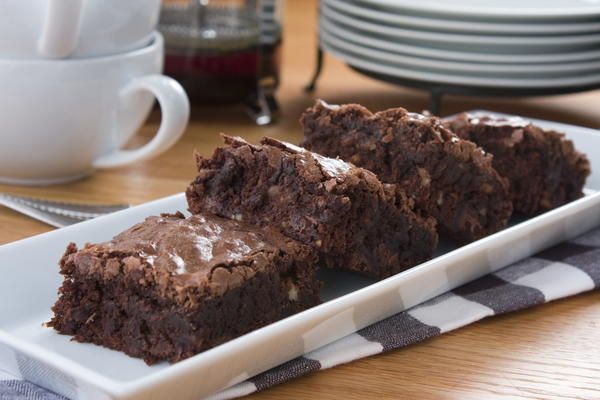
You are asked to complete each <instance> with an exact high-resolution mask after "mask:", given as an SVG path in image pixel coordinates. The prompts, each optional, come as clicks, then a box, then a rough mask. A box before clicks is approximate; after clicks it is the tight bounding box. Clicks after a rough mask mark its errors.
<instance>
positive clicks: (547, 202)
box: [446, 113, 590, 215]
mask: <svg viewBox="0 0 600 400" xmlns="http://www.w3.org/2000/svg"><path fill="white" fill-rule="evenodd" d="M446 126H448V127H449V128H450V129H452V130H453V131H454V132H455V133H456V134H457V135H458V136H460V137H462V138H464V139H468V140H471V141H473V142H475V143H477V144H478V145H479V146H481V147H482V148H483V149H485V151H487V152H489V153H491V154H493V155H494V168H496V170H497V171H498V172H499V173H500V174H501V175H502V176H504V177H506V178H508V180H509V182H510V185H511V191H512V194H513V206H514V209H515V211H518V212H520V213H523V214H526V215H536V214H539V213H542V212H544V211H548V210H551V209H553V208H555V207H558V206H560V205H562V204H565V203H568V202H570V201H572V200H576V199H578V198H580V197H581V196H583V186H584V184H585V180H586V178H587V177H588V175H589V174H590V163H589V161H588V159H587V158H586V156H585V155H584V154H582V153H580V152H578V151H577V150H576V149H575V147H574V146H573V142H571V141H570V140H568V139H566V138H565V136H564V135H563V134H562V133H558V132H554V131H551V130H544V129H542V128H540V127H537V126H535V125H533V124H531V122H530V121H527V120H525V119H523V118H519V117H510V118H505V117H495V116H491V115H483V114H466V113H463V114H460V115H458V116H457V117H455V118H453V119H452V120H450V121H448V122H447V123H446Z"/></svg>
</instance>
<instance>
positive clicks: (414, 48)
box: [319, 18, 600, 64]
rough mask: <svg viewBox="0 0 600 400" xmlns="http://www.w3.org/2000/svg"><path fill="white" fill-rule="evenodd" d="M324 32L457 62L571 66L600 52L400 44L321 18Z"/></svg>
mask: <svg viewBox="0 0 600 400" xmlns="http://www.w3.org/2000/svg"><path fill="white" fill-rule="evenodd" d="M319 27H320V29H321V30H326V31H328V32H330V33H331V34H334V35H336V36H338V37H341V38H343V39H346V40H348V41H352V42H355V43H358V44H362V45H364V46H367V47H371V48H374V49H380V50H385V51H387V52H392V53H398V54H407V55H415V56H422V57H428V58H434V59H435V58H437V59H442V60H454V61H465V62H477V63H498V64H500V63H512V64H518V63H523V64H546V63H568V62H577V61H588V60H592V61H598V60H600V50H579V51H570V52H558V53H546V54H518V55H515V54H498V53H493V52H490V50H489V49H488V50H486V51H482V52H476V51H472V50H473V49H469V51H457V50H449V49H447V48H446V49H436V48H433V47H426V46H423V45H410V44H404V43H400V42H399V41H393V40H392V41H390V40H387V39H378V38H375V37H371V36H367V35H364V34H361V33H360V32H358V33H357V32H355V31H354V30H352V29H350V28H348V27H345V26H344V25H342V24H337V23H335V22H334V21H330V20H328V19H327V18H321V19H320V25H319Z"/></svg>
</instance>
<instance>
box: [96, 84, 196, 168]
mask: <svg viewBox="0 0 600 400" xmlns="http://www.w3.org/2000/svg"><path fill="white" fill-rule="evenodd" d="M137 91H148V92H150V93H152V94H153V95H154V96H155V97H156V99H157V100H158V104H159V105H160V108H161V112H162V120H161V122H160V127H159V128H158V132H157V133H156V135H155V136H154V138H152V140H150V142H148V143H147V144H145V145H144V146H142V147H140V148H138V149H135V150H121V149H117V150H115V151H113V152H111V153H108V154H104V155H102V156H100V157H99V158H97V159H96V160H95V161H94V163H93V166H94V167H95V168H112V167H120V166H123V165H127V164H131V163H133V162H137V161H141V160H146V159H149V158H152V157H155V156H157V155H158V154H160V153H162V152H163V151H165V150H167V149H168V148H169V147H171V146H173V145H174V144H175V143H176V142H177V140H178V139H179V138H180V137H181V135H182V134H183V132H184V130H185V128H186V126H187V123H188V120H189V117H190V102H189V100H188V97H187V95H186V94H185V91H184V90H183V88H182V87H181V85H180V84H179V83H178V82H177V81H176V80H174V79H172V78H169V77H167V76H164V75H147V76H144V77H141V78H137V79H135V80H134V81H132V82H131V83H129V84H128V85H127V86H125V87H124V88H123V89H122V90H121V92H120V93H119V96H120V97H121V98H126V97H128V96H131V95H132V94H133V93H134V92H137Z"/></svg>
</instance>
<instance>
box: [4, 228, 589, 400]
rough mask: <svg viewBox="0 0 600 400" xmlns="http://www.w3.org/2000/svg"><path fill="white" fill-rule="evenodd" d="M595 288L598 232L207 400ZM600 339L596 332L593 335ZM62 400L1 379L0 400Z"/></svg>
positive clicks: (245, 391)
mask: <svg viewBox="0 0 600 400" xmlns="http://www.w3.org/2000/svg"><path fill="white" fill-rule="evenodd" d="M599 287H600V229H596V230H593V231H591V232H589V233H587V234H585V235H582V236H580V237H578V238H576V239H574V240H571V241H569V242H565V243H562V244H560V245H558V246H555V247H553V248H551V249H548V250H546V251H543V252H541V253H539V254H537V255H536V256H534V257H530V258H527V259H525V260H522V261H520V262H518V263H515V264H513V265H510V266H508V267H506V268H504V269H502V270H500V271H498V272H496V273H494V274H490V275H487V276H485V277H483V278H481V279H478V280H476V281H473V282H471V283H469V284H466V285H464V286H461V287H460V288H458V289H456V290H453V291H451V292H449V293H446V294H443V295H441V296H439V297H437V298H435V299H433V300H430V301H428V302H426V303H423V304H421V305H419V306H417V307H414V308H412V309H410V310H408V311H405V312H402V313H399V314H396V315H394V316H392V317H390V318H388V319H386V320H383V321H381V322H378V323H376V324H374V325H371V326H369V327H367V328H365V329H362V330H360V331H358V332H356V333H353V334H351V335H348V336H346V337H344V338H342V339H340V340H338V341H336V342H334V343H331V344H329V345H327V346H324V347H322V348H320V349H317V350H315V351H313V352H311V353H308V354H306V355H304V356H303V357H299V358H296V359H294V360H292V361H289V362H287V363H285V364H283V365H280V366H278V367H276V368H273V369H271V370H269V371H267V372H264V373H262V374H260V375H258V376H255V377H253V378H251V379H248V380H247V381H245V382H242V383H240V384H237V385H235V386H233V387H231V388H229V389H226V390H224V391H222V392H220V393H217V394H215V395H213V396H211V397H210V399H212V400H217V399H219V400H220V399H231V398H235V397H240V396H244V395H247V394H250V393H253V392H256V391H260V390H265V389H268V388H270V387H273V386H275V385H278V384H280V383H283V382H287V381H289V380H291V379H294V378H297V377H300V376H303V375H306V374H309V373H311V372H316V371H319V370H322V369H326V368H331V367H334V366H336V365H340V364H343V363H347V362H350V361H353V360H356V359H359V358H363V357H368V356H372V355H375V354H379V353H383V352H386V351H390V350H394V349H398V348H401V347H405V346H408V345H411V344H413V343H417V342H420V341H422V340H425V339H428V338H430V337H433V336H438V335H441V334H442V333H445V332H449V331H451V330H454V329H457V328H460V327H463V326H465V325H468V324H471V323H473V322H475V321H478V320H480V319H483V318H486V317H491V316H494V315H499V314H504V313H508V312H512V311H518V310H522V309H524V308H528V307H533V306H536V305H539V304H543V303H547V302H549V301H552V300H556V299H560V298H563V297H568V296H573V295H576V294H578V293H582V292H585V291H589V290H593V289H597V288H599ZM599 334H600V332H599ZM8 399H10V400H14V399H23V400H31V399H39V400H57V399H64V398H63V397H61V396H57V395H55V394H53V393H51V392H48V391H45V390H43V389H41V388H39V387H37V386H35V385H33V384H30V383H28V382H24V381H20V380H17V379H14V378H12V377H9V376H6V375H2V372H0V400H8Z"/></svg>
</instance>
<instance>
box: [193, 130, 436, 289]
mask: <svg viewBox="0 0 600 400" xmlns="http://www.w3.org/2000/svg"><path fill="white" fill-rule="evenodd" d="M225 143H226V146H224V147H219V148H217V149H216V150H215V152H214V154H213V156H212V158H208V159H205V158H202V157H201V156H197V163H198V176H197V178H196V179H195V180H194V181H193V182H192V183H191V184H190V186H189V188H188V190H187V198H188V204H189V207H190V211H191V212H192V213H213V214H217V215H220V216H223V217H227V218H233V219H237V220H240V221H242V220H243V221H244V222H249V223H251V224H256V225H260V226H263V227H267V226H270V227H274V228H277V229H279V230H280V231H281V232H282V233H283V234H285V235H287V236H289V237H291V238H293V239H296V240H298V241H300V242H302V243H305V244H307V245H310V246H312V247H313V248H315V249H316V250H318V251H319V253H320V258H321V261H322V262H323V263H324V264H325V265H327V266H329V267H333V268H341V269H348V270H352V271H356V272H359V273H362V274H364V275H367V276H371V277H375V278H384V277H387V276H390V275H393V274H395V273H398V272H400V271H402V270H405V269H407V268H410V267H413V266H415V265H417V264H419V263H421V262H423V261H425V260H428V259H429V258H431V256H432V254H433V251H434V249H435V247H436V245H437V234H436V232H435V221H434V220H433V219H431V218H422V217H421V216H419V215H418V214H415V213H414V212H413V210H412V207H411V204H410V201H409V199H408V197H407V196H406V195H405V194H404V192H403V191H402V190H400V189H398V188H397V187H396V186H395V185H383V184H382V183H381V182H380V181H379V180H378V179H377V177H376V176H375V174H373V173H372V172H369V171H367V170H364V169H362V168H357V167H355V166H354V165H351V164H349V163H346V162H344V161H342V160H337V159H331V158H326V157H322V156H319V155H317V154H314V153H311V152H309V151H307V150H305V149H302V148H300V147H297V146H294V145H291V144H288V143H284V142H280V141H277V140H275V139H269V138H265V139H263V140H262V142H261V144H260V145H251V144H249V143H247V142H246V141H244V140H243V139H241V138H234V137H228V136H225Z"/></svg>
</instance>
